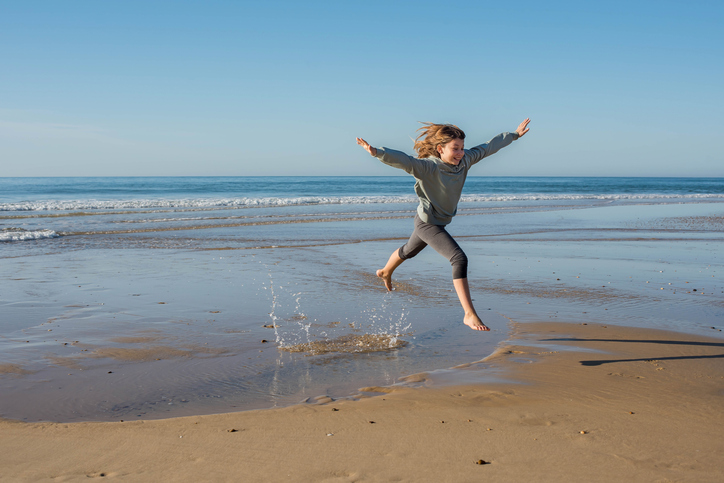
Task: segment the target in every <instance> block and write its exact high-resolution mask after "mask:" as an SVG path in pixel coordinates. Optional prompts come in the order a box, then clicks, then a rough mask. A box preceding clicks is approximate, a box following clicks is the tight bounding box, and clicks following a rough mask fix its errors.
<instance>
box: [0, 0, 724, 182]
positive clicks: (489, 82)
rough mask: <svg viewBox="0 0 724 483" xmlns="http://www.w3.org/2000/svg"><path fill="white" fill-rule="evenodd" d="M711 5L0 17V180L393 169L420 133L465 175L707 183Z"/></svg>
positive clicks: (440, 6)
mask: <svg viewBox="0 0 724 483" xmlns="http://www.w3.org/2000/svg"><path fill="white" fill-rule="evenodd" d="M722 25H724V2H721V1H716V2H715V1H706V0H703V1H698V2H684V1H667V0H660V1H656V2H654V1H637V0H629V1H625V2H623V1H618V0H614V1H606V2H585V1H580V0H577V1H555V0H551V1H545V2H541V1H539V0H538V1H526V0H520V1H517V2H500V1H497V2H488V1H480V0H478V1H460V2H455V1H449V2H440V1H428V0H416V1H406V0H402V1H390V0H385V1H377V0H365V1H363V2H362V1H360V2H352V1H345V0H342V1H340V0H336V1H314V0H309V1H305V2H301V1H274V0H267V1H264V2H260V1H253V2H252V1H245V0H239V1H214V0H205V1H150V0H144V1H134V0H123V1H121V0H108V1H97V0H88V1H76V0H64V1H62V2H59V1H52V0H45V1H43V0H37V1H24V0H7V1H3V2H2V3H0V176H268V175H295V176H296V175H311V176H319V175H335V176H345V175H350V176H356V175H360V176H378V175H397V174H400V175H405V173H403V172H401V171H399V170H395V169H393V168H390V167H388V166H385V165H383V164H382V163H380V162H379V161H378V160H376V159H375V158H372V157H370V156H369V155H368V154H367V153H366V152H365V151H363V150H362V149H361V148H360V147H359V146H357V145H356V143H355V137H358V136H359V137H363V138H364V139H366V140H367V141H368V142H370V143H371V144H372V145H373V146H385V147H389V148H394V149H398V150H402V151H405V152H407V153H409V154H414V153H413V150H412V144H413V143H412V138H414V137H415V136H416V129H417V128H418V127H419V126H420V124H419V122H421V121H429V122H436V123H453V124H456V125H458V126H459V127H460V128H462V129H463V130H464V131H465V132H466V134H467V138H466V140H465V143H466V147H472V146H474V145H477V144H480V143H484V142H486V141H488V140H489V139H490V138H492V137H493V136H495V135H496V134H498V133H500V132H504V131H514V130H515V128H516V127H517V126H518V124H519V123H520V122H521V121H522V120H523V119H525V118H526V117H530V118H531V123H530V126H529V127H530V132H529V133H528V134H527V135H526V136H525V137H524V138H522V139H521V140H519V141H516V142H515V143H514V144H513V145H512V146H511V147H508V148H506V149H504V150H503V151H501V152H499V153H497V154H496V155H495V156H493V157H491V158H489V159H488V160H487V162H486V163H481V164H479V165H477V166H476V167H475V168H474V170H473V171H471V173H470V174H471V175H479V176H702V177H724V155H723V154H722V146H721V144H722V142H721V141H722V139H723V138H724V136H722V132H723V130H724V93H723V92H722V91H724V87H723V86H724V75H723V74H724V60H723V59H724V28H722V27H721V26H722Z"/></svg>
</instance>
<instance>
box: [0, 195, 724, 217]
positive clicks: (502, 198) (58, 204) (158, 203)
mask: <svg viewBox="0 0 724 483" xmlns="http://www.w3.org/2000/svg"><path fill="white" fill-rule="evenodd" d="M675 199H681V200H682V202H684V201H696V200H724V194H717V193H714V194H712V193H703V194H671V193H660V194H659V193H641V194H637V193H623V194H596V193H587V194H570V193H566V194H564V193H556V194H548V193H546V194H544V193H526V194H474V195H464V196H463V197H462V198H461V200H460V201H461V202H468V203H481V202H488V201H497V202H506V201H576V200H611V201H616V200H652V201H653V200H675ZM416 202H417V197H416V196H414V195H407V196H385V195H374V196H300V197H288V198H287V197H260V198H245V197H240V198H182V199H162V198H157V199H123V200H121V199H116V200H113V199H111V200H94V199H84V200H39V201H22V202H16V203H0V211H4V212H9V211H20V212H27V211H46V212H47V211H76V210H137V209H154V208H166V209H168V208H180V209H184V208H206V209H214V208H247V207H248V208H260V207H275V206H304V205H365V204H380V203H416Z"/></svg>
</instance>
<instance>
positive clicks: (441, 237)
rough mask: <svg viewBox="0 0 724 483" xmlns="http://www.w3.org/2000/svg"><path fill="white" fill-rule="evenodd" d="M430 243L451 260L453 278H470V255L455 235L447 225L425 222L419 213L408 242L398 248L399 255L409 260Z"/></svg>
mask: <svg viewBox="0 0 724 483" xmlns="http://www.w3.org/2000/svg"><path fill="white" fill-rule="evenodd" d="M428 245H430V246H431V247H432V248H433V249H434V250H435V251H436V252H437V253H439V254H440V255H442V256H443V257H445V258H447V259H448V260H449V261H450V264H451V265H452V272H453V280H455V279H458V278H468V257H467V255H465V252H463V250H462V248H460V246H459V245H458V243H457V242H456V241H455V240H454V239H453V237H451V236H450V234H449V233H448V232H447V231H445V226H444V225H431V224H429V223H425V222H424V221H422V220H421V219H420V216H419V215H415V230H414V231H413V232H412V235H410V239H409V240H407V243H405V244H404V245H402V246H401V247H400V249H399V250H397V255H399V257H400V258H401V259H403V260H407V259H408V258H412V257H414V256H415V255H417V254H418V253H420V252H421V251H422V249H423V248H425V247H426V246H428Z"/></svg>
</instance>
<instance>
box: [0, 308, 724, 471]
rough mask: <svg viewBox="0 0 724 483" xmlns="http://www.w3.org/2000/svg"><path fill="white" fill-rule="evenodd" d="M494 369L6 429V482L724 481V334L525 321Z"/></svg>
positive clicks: (489, 363) (492, 360)
mask: <svg viewBox="0 0 724 483" xmlns="http://www.w3.org/2000/svg"><path fill="white" fill-rule="evenodd" d="M512 330H513V337H512V338H511V339H510V341H509V342H508V343H507V344H506V345H505V346H503V347H500V348H499V350H498V351H497V352H496V353H495V354H493V355H492V356H491V357H489V358H488V359H487V360H486V361H485V363H484V364H471V365H466V366H465V367H460V368H458V371H459V372H463V373H465V372H477V371H481V370H483V371H490V370H495V371H497V374H498V375H499V377H503V378H505V379H506V382H498V383H487V384H471V385H457V386H439V385H436V384H433V383H432V382H431V381H432V380H433V379H434V377H431V376H430V375H427V374H418V375H416V376H415V377H414V379H415V380H416V381H418V382H417V385H418V387H410V386H409V385H407V386H404V385H403V386H389V387H370V388H363V389H364V392H365V393H372V392H376V393H378V395H376V396H374V397H369V398H365V397H363V398H361V399H360V400H357V401H352V400H331V399H329V398H321V399H320V400H319V401H318V403H317V404H303V405H296V406H291V407H286V408H281V409H268V410H259V411H246V412H240V413H230V414H220V415H209V416H192V417H185V418H175V419H166V420H158V421H126V422H101V423H97V422H84V423H70V424H58V423H23V422H15V421H7V420H5V421H0V430H1V431H2V434H3V438H2V439H0V455H2V456H0V458H1V460H0V468H1V470H2V475H3V477H4V478H7V479H8V480H11V481H14V480H41V479H47V478H54V479H57V480H59V481H76V480H84V481H85V480H86V479H87V478H88V477H106V478H126V479H130V480H133V481H310V482H311V481H314V482H320V481H329V482H333V481H334V482H344V481H347V482H351V481H487V480H491V481H493V480H494V481H542V482H545V481H551V482H553V481H555V482H558V481H589V482H597V481H601V482H610V481H617V482H619V481H624V482H627V481H631V482H640V481H692V482H718V481H722V480H723V479H724V464H722V462H721V454H722V453H723V452H724V439H722V438H721V434H720V433H721V428H722V427H724V413H723V412H722V411H721V408H722V403H723V402H724V401H723V400H722V397H723V395H724V340H722V339H721V338H709V337H705V336H702V335H691V334H684V333H679V332H665V331H660V330H653V329H642V328H627V327H619V326H615V325H601V324H593V323H578V324H575V323H567V324H564V323H556V322H545V323H525V324H519V323H512Z"/></svg>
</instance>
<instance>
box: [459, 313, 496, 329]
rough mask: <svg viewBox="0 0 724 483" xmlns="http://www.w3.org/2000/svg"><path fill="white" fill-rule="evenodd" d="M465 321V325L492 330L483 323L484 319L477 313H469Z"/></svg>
mask: <svg viewBox="0 0 724 483" xmlns="http://www.w3.org/2000/svg"><path fill="white" fill-rule="evenodd" d="M463 322H464V323H465V325H467V326H468V327H470V328H471V329H473V330H490V328H489V327H488V326H487V325H485V324H483V321H482V320H480V317H478V316H477V315H476V314H468V315H466V316H465V318H464V319H463Z"/></svg>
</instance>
